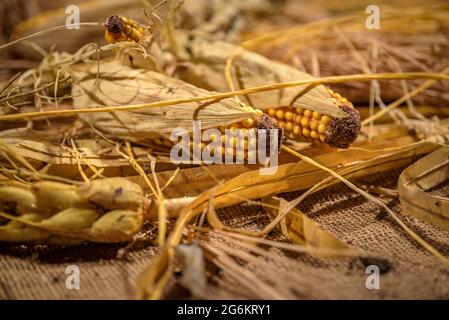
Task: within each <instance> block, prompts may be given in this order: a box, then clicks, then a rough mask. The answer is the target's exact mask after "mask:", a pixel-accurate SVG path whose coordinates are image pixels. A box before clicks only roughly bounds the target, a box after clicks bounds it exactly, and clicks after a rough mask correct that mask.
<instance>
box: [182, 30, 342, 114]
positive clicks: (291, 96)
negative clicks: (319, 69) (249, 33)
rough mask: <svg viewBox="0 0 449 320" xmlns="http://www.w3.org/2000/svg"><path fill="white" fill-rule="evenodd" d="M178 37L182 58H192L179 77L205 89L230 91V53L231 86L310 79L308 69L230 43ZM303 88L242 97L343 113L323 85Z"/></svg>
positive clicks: (258, 103)
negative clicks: (280, 61)
mask: <svg viewBox="0 0 449 320" xmlns="http://www.w3.org/2000/svg"><path fill="white" fill-rule="evenodd" d="M181 35H182V36H181ZM180 39H181V40H180V42H184V47H185V48H187V49H186V53H185V55H186V57H185V58H186V59H188V60H189V61H190V62H191V63H189V64H188V65H187V66H186V67H185V69H184V70H182V71H181V73H180V77H181V79H183V80H185V81H187V82H189V83H193V84H195V85H197V86H200V87H202V88H206V89H208V90H217V91H220V92H226V91H229V88H228V86H227V82H226V78H225V69H226V64H227V60H228V59H230V58H231V57H233V56H234V61H233V65H232V68H231V72H232V78H233V81H234V86H235V88H238V89H245V88H249V87H256V86H261V85H267V84H273V83H279V82H289V81H298V80H308V79H313V77H312V76H311V75H309V74H307V73H304V72H301V71H298V70H296V69H295V68H293V67H290V66H288V65H286V64H283V63H279V62H274V61H272V60H269V59H267V58H265V57H263V56H262V55H259V54H257V53H253V52H251V51H248V50H245V49H243V48H241V47H239V46H237V45H234V44H232V43H227V42H223V41H208V40H205V39H203V38H199V37H187V35H185V34H180ZM306 88H307V86H306V85H303V86H298V87H293V88H284V89H280V90H276V91H270V92H258V93H251V94H248V95H246V96H245V97H246V99H247V100H246V102H247V103H248V104H250V105H252V106H254V107H256V108H260V109H268V108H273V107H279V106H290V105H292V106H294V107H302V108H307V109H311V110H313V111H317V112H319V113H322V114H327V115H330V116H334V117H344V116H346V113H345V112H343V111H342V110H340V108H338V107H337V106H336V104H334V103H332V101H331V96H330V94H329V92H328V91H327V90H326V88H325V87H324V86H323V85H319V86H316V87H314V88H311V89H310V90H308V91H307V93H306V94H303V95H301V96H298V94H299V93H301V92H302V91H303V90H305V89H306Z"/></svg>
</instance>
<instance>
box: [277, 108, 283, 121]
mask: <svg viewBox="0 0 449 320" xmlns="http://www.w3.org/2000/svg"><path fill="white" fill-rule="evenodd" d="M276 118H278V119H279V120H282V119H284V111H282V110H277V111H276Z"/></svg>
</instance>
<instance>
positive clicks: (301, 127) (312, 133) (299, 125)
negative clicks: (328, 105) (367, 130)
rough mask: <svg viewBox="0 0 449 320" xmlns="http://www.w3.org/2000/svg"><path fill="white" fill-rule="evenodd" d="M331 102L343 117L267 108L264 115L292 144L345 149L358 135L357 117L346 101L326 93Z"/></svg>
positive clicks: (339, 96)
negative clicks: (301, 143) (271, 119)
mask: <svg viewBox="0 0 449 320" xmlns="http://www.w3.org/2000/svg"><path fill="white" fill-rule="evenodd" d="M328 91H329V93H330V94H331V96H332V98H331V99H333V100H334V102H335V103H336V104H337V105H338V106H339V107H340V109H342V110H343V111H344V112H345V113H346V114H348V116H347V117H345V118H332V117H330V116H328V115H324V114H323V115H322V114H320V113H318V112H316V111H312V110H308V109H304V108H292V107H280V108H271V109H268V110H267V113H268V114H269V115H270V116H272V117H274V118H276V120H278V121H279V126H280V127H281V128H283V129H284V131H285V135H286V136H287V137H288V138H290V139H293V140H304V141H310V142H321V143H326V144H328V145H330V146H331V147H336V148H347V147H348V146H349V145H350V144H351V143H352V142H354V140H355V139H356V138H357V135H358V134H359V132H360V114H359V112H358V111H357V110H356V109H355V108H354V107H353V106H352V103H351V102H349V101H348V100H347V99H346V98H344V97H342V96H341V95H340V94H338V93H335V92H333V91H332V90H330V89H328Z"/></svg>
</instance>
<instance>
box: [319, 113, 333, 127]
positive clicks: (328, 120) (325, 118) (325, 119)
mask: <svg viewBox="0 0 449 320" xmlns="http://www.w3.org/2000/svg"><path fill="white" fill-rule="evenodd" d="M330 121H331V118H330V117H329V116H327V115H323V116H322V117H321V119H320V122H321V123H323V124H324V125H327V124H329V122H330Z"/></svg>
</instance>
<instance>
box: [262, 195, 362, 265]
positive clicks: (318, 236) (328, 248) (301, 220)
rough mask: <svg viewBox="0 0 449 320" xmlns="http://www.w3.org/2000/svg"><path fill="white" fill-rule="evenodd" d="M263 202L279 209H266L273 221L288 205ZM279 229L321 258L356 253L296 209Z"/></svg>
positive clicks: (276, 200) (285, 202) (279, 200)
mask: <svg viewBox="0 0 449 320" xmlns="http://www.w3.org/2000/svg"><path fill="white" fill-rule="evenodd" d="M263 202H264V203H266V204H269V205H272V206H275V207H278V208H279V210H276V209H274V208H272V207H266V210H267V212H268V213H269V215H270V218H271V219H274V218H275V217H276V216H277V215H278V213H279V212H281V211H282V210H283V209H284V207H285V206H286V205H287V204H288V202H287V201H286V200H285V199H282V198H281V199H275V198H273V197H266V198H264V199H263ZM278 229H280V231H281V232H282V234H283V235H285V236H286V237H287V238H288V239H290V240H292V241H294V242H295V243H298V244H301V245H304V246H307V247H310V248H311V249H313V251H312V252H313V253H314V254H316V255H319V256H326V257H329V256H338V255H339V252H340V251H341V250H344V251H345V252H351V251H353V252H354V253H356V250H355V249H351V248H350V247H349V246H348V245H347V244H346V243H344V242H343V241H341V240H339V239H337V238H336V237H335V236H334V235H332V234H331V233H329V232H328V231H326V230H324V229H323V228H321V226H320V225H319V224H318V223H317V222H315V221H313V220H312V219H310V218H309V217H307V216H306V215H305V214H304V213H302V212H301V211H300V210H299V209H296V208H294V209H292V210H291V211H290V212H289V213H288V214H287V215H286V217H285V218H284V219H283V221H282V222H281V223H280V224H279V225H278Z"/></svg>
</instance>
